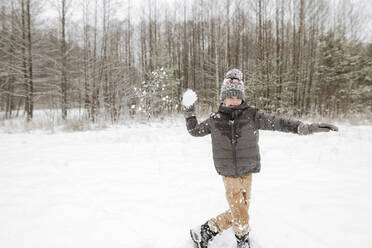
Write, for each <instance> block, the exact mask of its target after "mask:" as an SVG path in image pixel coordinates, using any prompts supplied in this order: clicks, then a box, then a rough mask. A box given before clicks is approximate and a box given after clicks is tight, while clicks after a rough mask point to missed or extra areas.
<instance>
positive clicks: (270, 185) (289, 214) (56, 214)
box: [0, 120, 372, 248]
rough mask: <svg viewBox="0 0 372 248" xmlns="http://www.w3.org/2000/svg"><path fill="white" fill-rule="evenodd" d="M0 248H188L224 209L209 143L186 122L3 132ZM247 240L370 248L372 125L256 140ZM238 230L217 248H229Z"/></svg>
mask: <svg viewBox="0 0 372 248" xmlns="http://www.w3.org/2000/svg"><path fill="white" fill-rule="evenodd" d="M0 142H1V143H0V247H4V248H15V247H17V248H21V247H24V248H50V247H53V248H59V247H61V248H67V247H79V248H81V247H89V248H95V247H97V248H98V247H99V248H102V247H109V248H116V247H121V248H126V247H132V248H133V247H136V248H150V247H151V248H153V247H154V248H157V247H158V248H168V247H169V248H187V247H192V243H191V241H190V238H189V233H188V230H189V228H190V227H193V226H195V225H197V224H201V223H203V222H204V221H206V220H207V218H209V217H213V216H215V215H217V214H219V213H220V212H222V211H224V210H225V209H227V203H226V200H225V196H224V188H223V183H222V180H221V178H220V177H219V176H218V175H217V174H216V173H215V170H214V167H213V162H212V154H211V145H210V137H209V136H207V137H204V138H194V137H191V136H190V135H189V134H188V133H187V131H186V128H185V126H184V121H183V120H177V121H175V122H170V121H166V122H165V123H152V124H150V125H140V124H137V125H131V126H120V127H113V128H109V129H106V130H100V131H87V132H75V133H65V132H57V133H54V134H48V133H46V132H30V133H16V134H7V133H4V132H1V130H0ZM260 147H261V157H262V172H261V173H259V174H255V175H254V179H253V192H252V201H251V209H250V213H251V227H252V238H253V239H254V241H255V243H256V247H262V248H279V247H283V248H291V247H293V248H299V247H301V248H306V247H309V248H310V247H311V248H323V247H324V248H325V247H328V248H342V247H345V248H350V247H358V248H369V247H372V236H371V234H372V232H371V230H372V211H371V210H372V126H350V125H346V124H343V125H340V132H338V133H328V134H316V135H312V136H306V137H304V136H297V135H293V134H284V133H279V132H261V136H260ZM233 244H234V240H233V234H232V231H231V230H228V231H226V232H225V233H224V234H223V235H221V236H219V237H218V238H217V239H215V241H214V242H213V243H212V245H211V247H212V248H222V247H223V248H226V247H233Z"/></svg>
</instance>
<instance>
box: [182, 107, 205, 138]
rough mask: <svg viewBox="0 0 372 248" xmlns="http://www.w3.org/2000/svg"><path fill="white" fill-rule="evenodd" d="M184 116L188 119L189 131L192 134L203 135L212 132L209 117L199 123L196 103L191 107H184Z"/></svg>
mask: <svg viewBox="0 0 372 248" xmlns="http://www.w3.org/2000/svg"><path fill="white" fill-rule="evenodd" d="M184 116H185V119H186V127H187V131H188V132H189V133H190V134H191V135H192V136H195V137H202V136H205V135H207V134H210V133H211V128H210V125H209V119H207V120H205V121H203V122H202V123H200V124H198V120H197V119H196V116H195V112H194V105H192V106H190V107H189V108H184Z"/></svg>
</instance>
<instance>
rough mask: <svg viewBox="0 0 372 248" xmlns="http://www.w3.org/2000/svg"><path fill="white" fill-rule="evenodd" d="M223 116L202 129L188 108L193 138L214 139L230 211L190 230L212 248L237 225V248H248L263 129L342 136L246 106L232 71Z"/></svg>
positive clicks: (236, 72)
mask: <svg viewBox="0 0 372 248" xmlns="http://www.w3.org/2000/svg"><path fill="white" fill-rule="evenodd" d="M220 100H221V101H222V103H221V105H220V106H219V109H218V112H216V113H212V114H211V116H210V117H209V118H208V119H207V120H205V121H203V122H202V123H200V124H198V121H197V119H196V117H195V114H194V107H193V106H191V107H188V108H186V109H185V118H186V125H187V130H188V132H189V133H190V134H191V135H192V136H196V137H201V136H205V135H207V134H211V136H212V150H213V160H214V165H215V168H216V170H217V173H218V174H219V175H221V176H222V179H223V182H224V185H225V191H226V198H227V201H228V203H229V210H227V211H225V212H223V213H222V214H220V215H218V216H217V217H215V218H212V219H210V220H208V221H207V222H206V223H204V224H203V225H201V226H199V227H197V228H195V229H193V230H191V231H190V233H191V237H192V239H193V240H194V242H195V243H196V244H197V245H198V247H200V248H207V247H208V243H209V241H211V240H212V239H213V237H215V236H216V235H217V234H218V233H220V232H222V231H223V230H226V229H228V228H230V227H231V226H233V229H234V233H235V236H236V239H237V246H238V248H249V247H250V244H249V236H248V235H249V214H248V209H249V199H250V192H251V183H252V173H257V172H259V171H260V169H261V164H260V152H259V147H258V138H259V132H258V130H260V129H261V130H273V131H281V132H291V133H296V134H300V135H307V134H312V133H315V132H329V131H330V130H333V131H337V130H338V129H337V127H336V126H333V125H330V124H324V123H323V124H317V123H314V124H304V123H302V122H301V121H299V120H294V119H286V118H280V117H277V116H275V115H268V114H265V113H263V112H262V111H260V110H259V109H257V108H255V107H250V106H248V105H247V103H246V102H245V91H244V82H243V74H242V72H241V71H239V70H238V69H232V70H230V71H228V72H227V74H226V77H225V79H224V81H223V83H222V86H221V94H220Z"/></svg>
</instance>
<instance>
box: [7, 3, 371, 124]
mask: <svg viewBox="0 0 372 248" xmlns="http://www.w3.org/2000/svg"><path fill="white" fill-rule="evenodd" d="M49 3H50V8H48V9H46V8H45V6H44V5H45V2H44V1H38V0H15V1H10V2H9V1H5V0H3V1H0V6H1V10H0V35H1V36H0V65H1V66H0V111H2V112H3V113H4V118H12V117H13V116H18V115H25V118H26V119H27V120H32V118H33V112H34V110H35V109H40V108H47V109H59V110H60V111H61V118H62V119H64V120H66V119H67V118H68V113H69V110H71V109H76V108H79V109H82V110H84V113H85V115H84V118H87V119H90V120H91V121H93V122H94V121H96V120H97V119H98V118H102V117H104V118H107V119H110V120H111V121H112V122H116V121H118V120H119V119H120V118H122V117H128V116H132V117H134V116H143V117H146V118H151V117H157V116H160V115H172V114H174V113H177V112H179V111H181V106H180V99H181V96H182V93H183V92H184V91H185V90H186V89H187V88H191V89H193V90H195V91H196V92H197V94H198V96H199V99H198V108H199V109H198V110H199V111H201V112H205V113H207V112H209V111H212V110H216V108H217V106H218V104H219V98H218V97H219V89H220V85H221V83H222V81H223V78H224V74H225V73H226V71H227V70H229V69H231V68H239V69H240V70H241V71H243V73H244V76H245V78H244V81H245V86H246V95H247V102H248V103H249V104H251V105H255V106H257V107H259V108H262V109H264V110H265V111H267V112H271V113H278V114H291V115H295V116H299V117H300V116H308V115H320V116H328V117H337V116H345V115H348V114H355V113H370V112H371V111H372V43H371V42H370V40H368V37H367V39H366V37H363V34H364V33H365V32H364V30H365V29H366V27H365V20H364V21H363V18H362V16H361V14H360V8H361V6H359V7H358V6H356V5H355V3H353V2H351V1H348V0H339V1H335V2H331V1H326V0H309V1H305V0H246V1H243V0H220V1H215V0H190V1H186V0H184V1H174V2H167V1H163V2H162V1H160V0H145V1H143V2H142V5H141V6H138V5H135V3H134V1H132V0H127V1H116V0H76V1H72V0H50V1H49ZM335 3H337V4H336V5H334V6H333V5H332V4H335ZM45 12H53V13H55V15H56V16H57V17H56V18H54V17H49V19H46V20H47V21H45V18H42V17H41V16H42V15H43V13H45ZM72 12H73V13H74V15H72V14H71V13H72ZM76 16H78V17H76ZM369 38H370V37H369Z"/></svg>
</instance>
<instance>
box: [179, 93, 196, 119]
mask: <svg viewBox="0 0 372 248" xmlns="http://www.w3.org/2000/svg"><path fill="white" fill-rule="evenodd" d="M197 99H198V96H197V95H196V93H195V92H194V91H193V90H190V89H188V90H186V91H185V92H184V93H183V95H182V110H183V112H184V116H185V118H187V117H191V116H194V115H195V107H194V103H195V102H196V100H197Z"/></svg>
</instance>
